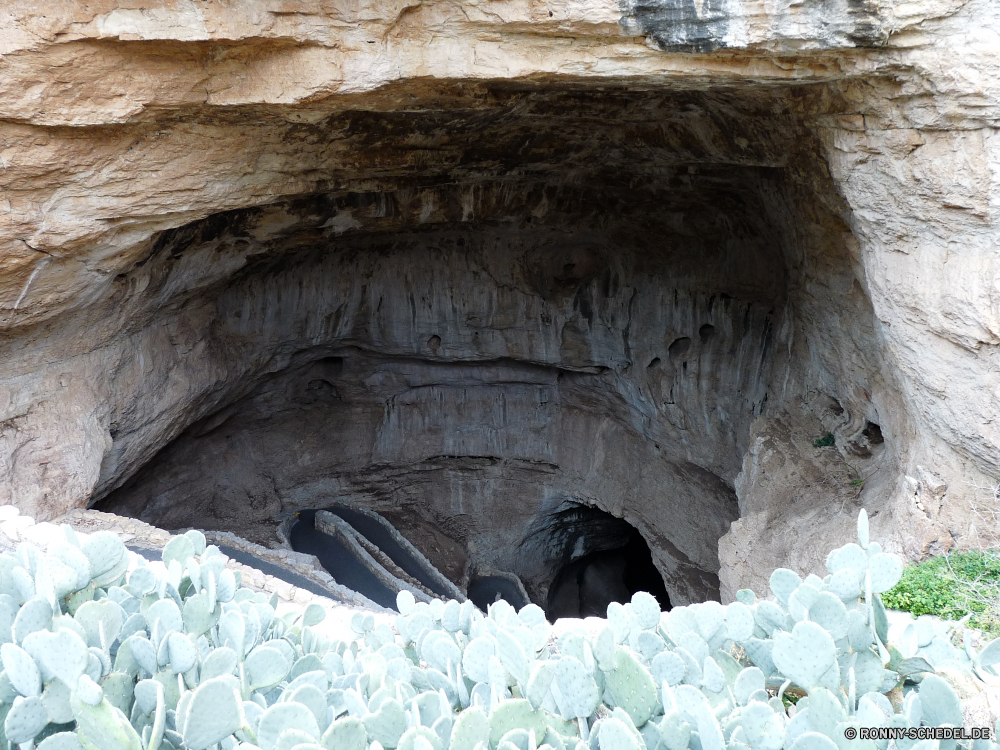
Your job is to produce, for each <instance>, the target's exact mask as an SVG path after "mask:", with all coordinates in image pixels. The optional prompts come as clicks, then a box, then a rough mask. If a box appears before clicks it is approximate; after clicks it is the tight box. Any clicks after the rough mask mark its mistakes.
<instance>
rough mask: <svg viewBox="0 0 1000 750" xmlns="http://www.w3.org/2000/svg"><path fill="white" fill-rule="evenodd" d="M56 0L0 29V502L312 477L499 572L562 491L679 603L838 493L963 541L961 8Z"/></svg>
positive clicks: (909, 548)
mask: <svg viewBox="0 0 1000 750" xmlns="http://www.w3.org/2000/svg"><path fill="white" fill-rule="evenodd" d="M57 6H58V7H54V8H53V9H52V11H51V12H47V13H46V14H45V15H44V16H42V15H39V14H38V13H37V12H36V11H35V9H34V7H33V5H32V4H29V3H26V2H25V3H21V2H15V3H13V4H8V6H7V7H6V8H5V10H4V15H3V16H2V17H0V55H2V56H3V57H2V59H0V70H2V71H3V74H4V76H3V83H2V85H0V118H2V123H0V134H2V138H3V140H2V151H0V159H2V169H0V186H2V188H3V190H2V197H0V326H2V327H3V331H4V334H3V336H2V339H0V363H2V364H0V470H2V471H0V502H8V503H15V504H17V505H18V506H19V507H21V508H23V509H24V510H25V511H26V512H28V513H30V514H32V515H34V516H37V517H39V518H50V517H55V516H58V515H60V514H62V513H64V512H65V511H66V510H67V509H70V508H74V507H82V506H85V505H88V504H94V503H100V504H101V507H104V508H106V509H114V510H115V511H116V512H122V513H130V514H133V515H136V516H138V517H140V518H142V519H143V520H145V521H148V522H151V523H155V524H160V525H163V526H165V527H172V526H174V527H176V526H188V525H193V524H197V525H200V526H203V527H206V528H219V529H237V530H239V531H240V532H241V533H243V534H244V535H245V536H247V537H248V538H251V539H253V540H254V541H261V542H267V541H273V540H274V539H275V537H274V533H275V527H276V525H277V523H278V521H280V520H281V519H282V518H284V517H286V516H287V515H288V514H290V513H292V512H294V511H295V510H297V509H301V508H315V507H322V505H323V499H330V498H333V497H336V498H339V499H341V500H352V501H355V502H358V503H361V504H365V505H368V506H369V507H372V508H375V509H377V510H379V511H380V512H383V513H385V515H386V516H387V517H390V518H392V519H393V521H394V522H395V523H396V525H397V527H399V528H401V529H403V528H404V527H408V528H409V533H410V534H411V538H413V540H414V541H415V542H417V543H418V546H420V547H421V548H422V549H424V551H425V553H426V554H427V555H428V556H429V557H431V559H432V560H434V562H435V563H436V564H438V565H439V567H441V569H442V570H444V571H445V572H447V573H448V574H449V575H451V576H452V577H453V579H455V580H459V579H461V578H462V576H467V575H468V573H469V571H470V570H473V569H476V568H477V566H478V567H481V568H484V569H485V568H496V569H498V570H507V571H511V572H516V573H517V574H518V575H520V576H521V577H522V578H523V580H524V581H525V584H526V586H527V587H528V588H529V593H530V594H532V596H535V597H544V595H545V591H546V588H547V587H548V586H549V585H550V584H551V582H552V576H553V575H554V571H553V570H552V566H553V564H554V562H553V561H555V560H564V559H565V553H566V550H567V549H570V550H572V549H573V546H572V545H575V544H576V542H575V540H570V539H567V538H564V537H560V536H559V533H558V524H555V523H553V522H552V520H551V519H552V518H554V517H556V516H557V515H558V513H559V512H560V511H562V510H564V509H565V508H566V507H568V506H572V505H574V504H580V505H590V506H594V507H597V508H601V509H603V510H606V511H609V512H611V513H612V514H614V515H616V516H619V517H622V518H624V519H625V520H626V521H628V522H629V523H630V524H632V525H633V526H634V527H636V528H637V529H639V531H640V532H641V533H642V534H643V536H644V538H645V539H646V540H647V542H648V543H649V545H650V548H651V549H652V552H653V558H654V561H655V562H656V564H657V565H658V567H659V569H660V571H661V573H662V574H663V577H664V581H665V583H666V585H667V589H668V592H669V594H670V597H671V601H673V602H675V603H684V602H686V601H690V600H693V599H699V598H704V597H706V596H719V595H721V596H722V598H723V599H729V598H731V597H732V596H733V594H734V592H735V590H736V589H737V588H740V587H744V586H749V587H752V588H754V589H757V590H764V588H765V584H766V582H765V581H764V580H763V579H762V577H763V576H766V575H767V573H769V571H770V570H771V569H772V568H774V567H775V566H778V565H788V566H790V567H794V568H796V569H801V570H803V571H808V570H816V571H819V569H820V568H821V566H822V560H820V559H818V558H816V557H815V555H816V554H817V553H816V552H815V551H816V550H823V549H828V548H831V547H832V546H836V545H837V544H839V543H841V541H842V539H841V535H842V533H846V532H843V530H844V529H850V528H852V523H851V521H850V519H852V518H853V517H854V516H855V515H856V513H857V508H858V506H859V505H861V506H864V507H866V508H868V510H869V514H870V515H871V516H872V519H873V529H874V530H873V533H877V535H878V536H879V537H880V538H882V539H885V540H887V541H886V547H887V548H889V549H892V550H893V551H899V552H903V553H905V554H907V555H909V556H910V557H919V556H921V555H925V554H928V553H929V552H932V551H935V550H942V549H948V548H950V547H952V546H955V545H958V546H973V545H979V544H988V543H992V542H994V541H996V531H995V523H994V522H993V519H994V515H993V514H994V513H995V512H996V510H997V507H996V502H997V501H996V495H995V493H994V492H993V491H992V489H990V488H991V487H993V486H995V484H996V483H997V481H998V479H997V477H998V475H1000V465H998V459H997V456H998V455H1000V452H998V448H1000V433H998V431H997V430H998V426H997V425H998V424H1000V422H998V421H997V420H996V416H997V399H998V397H1000V377H998V375H997V372H998V368H997V362H996V360H997V353H996V347H997V344H998V343H1000V322H998V321H1000V312H998V311H1000V307H998V302H997V292H996V288H997V277H998V266H997V263H998V261H997V257H996V253H995V250H994V248H995V244H996V239H997V234H998V232H997V211H998V205H1000V198H998V190H997V167H998V164H1000V146H998V144H1000V140H998V137H997V134H996V123H997V115H998V104H997V102H998V101H1000V63H998V62H997V61H998V60H1000V56H998V54H997V52H998V51H1000V10H998V9H997V7H996V6H995V4H993V3H991V2H989V1H988V0H964V1H963V0H919V1H918V2H912V3H906V4H898V3H887V2H886V3H882V2H864V3H858V2H842V3H841V2H832V1H831V2H817V3H787V2H777V3H763V2H757V1H756V0H727V2H715V1H714V0H706V2H690V0H656V2H645V1H644V2H636V3H632V2H627V3H621V4H618V3H611V2H596V1H594V0H580V1H579V2H577V1H575V0H574V1H571V2H556V3H552V2H548V3H544V4H543V3H535V2H530V1H526V2H498V3H488V4H473V5H469V4H452V3H444V2H435V3H422V4H416V5H406V4H402V3H395V2H376V3H373V4H367V5H364V6H358V5H356V4H340V3H335V2H319V1H317V2H314V3H298V2H295V3H289V2H286V1H285V0H254V1H251V0H245V1H244V2H240V3H230V4H221V3H200V2H194V1H193V0H190V1H188V0H174V1H173V2H167V3H159V4H156V7H153V6H152V5H150V4H148V3H143V2H134V3H122V2H110V0H108V1H107V2H104V1H103V0H101V1H98V2H90V3H86V4H85V3H80V2H65V3H59V4H57ZM4 204H5V205H4ZM3 209H6V210H3ZM827 433H830V434H832V435H833V436H834V439H835V445H834V446H829V447H814V446H813V443H814V441H816V440H817V439H820V438H822V437H823V436H824V435H826V434H827ZM730 524H732V526H730ZM564 536H565V535H564ZM720 537H721V538H722V541H721V543H720V541H719V540H720ZM581 538H585V537H581ZM595 539H596V537H595ZM570 542H572V545H571V544H570ZM592 542H593V543H595V544H597V543H598V542H596V541H593V540H592ZM588 543H589V542H588ZM591 551H592V550H591ZM581 554H582V553H581ZM571 556H572V554H571Z"/></svg>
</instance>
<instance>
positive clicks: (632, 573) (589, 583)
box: [545, 507, 670, 622]
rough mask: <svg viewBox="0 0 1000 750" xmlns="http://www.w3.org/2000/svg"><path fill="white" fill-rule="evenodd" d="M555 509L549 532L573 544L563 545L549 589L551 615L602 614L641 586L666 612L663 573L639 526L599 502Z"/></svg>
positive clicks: (547, 605)
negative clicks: (556, 513)
mask: <svg viewBox="0 0 1000 750" xmlns="http://www.w3.org/2000/svg"><path fill="white" fill-rule="evenodd" d="M559 515H560V517H559V518H558V519H557V520H556V522H555V523H554V524H553V526H552V527H551V529H550V532H555V533H554V534H553V536H555V537H556V538H557V539H559V538H561V539H562V540H564V542H571V544H572V547H571V548H570V549H568V550H566V549H564V551H563V555H562V560H561V567H559V568H558V569H557V570H556V572H555V575H554V577H553V579H552V583H551V585H550V587H549V590H548V595H547V597H546V602H545V613H546V616H547V617H548V618H549V620H551V621H553V622H554V621H555V620H556V619H557V618H560V617H592V616H593V617H605V616H607V611H608V605H609V604H610V603H611V602H618V603H620V604H625V603H626V602H628V601H629V600H630V599H631V598H632V595H633V594H635V593H636V592H639V591H646V592H648V593H650V594H652V595H653V596H654V597H656V600H657V602H659V604H660V609H661V610H663V611H664V612H665V611H667V610H669V609H670V596H669V595H668V593H667V588H666V586H665V585H664V583H663V577H662V576H661V575H660V571H659V570H657V568H656V565H655V564H654V563H653V555H652V553H651V552H650V549H649V545H648V544H647V543H646V540H645V539H643V537H642V534H641V533H640V532H639V530H638V529H636V528H635V527H634V526H632V525H631V524H629V523H628V522H627V521H625V520H623V519H621V518H616V517H614V516H613V515H611V514H610V513H606V512H604V511H602V510H598V509H597V508H587V507H578V508H573V509H569V510H564V511H562V512H561V513H560V514H559ZM553 542H554V543H555V544H557V545H558V541H556V539H553ZM584 550H589V551H584Z"/></svg>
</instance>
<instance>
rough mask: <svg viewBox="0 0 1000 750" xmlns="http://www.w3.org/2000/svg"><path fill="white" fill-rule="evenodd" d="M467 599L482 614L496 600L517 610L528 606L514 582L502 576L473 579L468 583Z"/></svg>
mask: <svg viewBox="0 0 1000 750" xmlns="http://www.w3.org/2000/svg"><path fill="white" fill-rule="evenodd" d="M468 597H469V599H471V600H472V603H473V604H475V605H476V606H477V607H479V609H481V610H482V611H483V612H486V611H487V610H488V609H489V606H490V605H491V604H493V603H494V602H495V601H496V600H497V599H503V600H504V601H505V602H507V603H508V604H510V605H511V606H512V607H514V609H518V610H519V609H521V607H526V606H527V605H528V604H530V602H529V601H528V600H527V598H526V597H525V596H524V594H523V593H522V592H521V591H520V590H519V589H518V587H517V586H516V585H515V584H514V582H513V581H510V580H508V579H506V578H504V577H502V576H477V577H476V578H473V579H472V580H471V581H469V587H468Z"/></svg>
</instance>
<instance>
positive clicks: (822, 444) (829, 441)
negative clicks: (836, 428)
mask: <svg viewBox="0 0 1000 750" xmlns="http://www.w3.org/2000/svg"><path fill="white" fill-rule="evenodd" d="M835 442H836V441H835V440H834V439H833V433H832V432H828V433H826V434H825V435H824V436H823V437H821V438H816V439H815V440H813V448H829V447H830V446H831V445H833V444H834V443H835Z"/></svg>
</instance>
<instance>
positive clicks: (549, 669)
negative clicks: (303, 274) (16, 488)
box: [0, 511, 1000, 750]
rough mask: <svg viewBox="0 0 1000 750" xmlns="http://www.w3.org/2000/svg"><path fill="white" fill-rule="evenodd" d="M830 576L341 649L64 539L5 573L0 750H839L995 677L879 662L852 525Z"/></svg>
mask: <svg viewBox="0 0 1000 750" xmlns="http://www.w3.org/2000/svg"><path fill="white" fill-rule="evenodd" d="M827 569H828V571H829V575H827V576H826V577H825V578H819V577H818V576H815V575H810V576H808V577H806V578H804V579H803V578H802V577H800V576H799V575H798V574H797V573H795V572H793V571H790V570H784V569H780V570H776V571H774V573H773V574H772V576H771V579H770V588H771V591H772V593H773V595H774V597H773V599H759V598H758V597H757V596H756V595H754V593H753V592H751V591H741V592H739V595H738V597H737V601H736V602H733V603H731V604H728V605H727V606H722V605H720V604H719V603H717V602H705V603H702V604H693V605H689V606H686V607H675V608H674V609H672V610H671V611H670V612H669V613H663V612H660V609H659V605H658V604H657V602H656V600H655V599H654V598H653V597H652V596H650V595H649V594H645V593H642V592H640V593H638V594H636V595H635V597H634V598H633V599H632V601H631V602H628V603H626V604H618V603H615V604H612V605H611V606H609V608H608V619H607V621H606V623H605V625H604V626H603V627H600V628H596V629H584V628H582V627H581V628H578V629H575V630H574V629H571V630H570V631H568V632H565V633H564V634H563V635H562V636H561V637H560V638H559V640H558V642H554V641H553V640H552V639H551V637H550V636H551V626H550V625H549V623H547V622H546V621H545V617H544V613H543V612H542V610H540V609H539V608H538V607H536V606H535V605H529V606H528V607H525V608H524V609H522V610H521V611H520V612H517V611H515V610H514V609H513V608H512V607H511V606H510V605H509V604H507V603H506V602H497V603H496V604H494V605H491V606H490V608H489V610H488V611H487V612H485V613H483V612H480V611H479V610H477V609H475V607H474V606H473V605H472V603H471V602H463V603H461V604H459V603H458V602H454V601H452V602H447V603H444V602H440V601H433V602H430V603H428V602H417V601H416V600H415V599H414V597H413V596H412V595H411V594H409V593H407V592H405V591H404V592H401V593H400V594H399V596H398V598H397V604H398V609H399V616H398V617H396V618H395V621H394V623H393V625H394V626H395V627H394V628H393V627H391V626H390V624H389V623H388V622H381V621H378V620H377V619H376V618H375V617H374V616H373V615H372V614H371V613H364V612H358V613H356V614H355V615H354V617H353V618H352V620H351V622H350V627H349V628H345V629H344V630H343V631H337V630H336V629H335V626H333V625H331V624H330V623H328V622H327V621H326V620H325V616H326V610H325V609H324V608H323V607H322V606H320V605H317V604H311V605H309V606H308V607H307V608H305V610H291V611H288V612H284V613H282V614H281V615H280V616H279V613H278V612H277V611H276V609H275V606H276V600H271V599H268V598H267V597H266V596H265V595H263V594H260V593H254V592H252V591H249V590H247V589H244V588H242V587H241V585H240V582H239V580H238V579H237V577H236V576H235V575H234V574H233V572H232V571H231V570H229V569H227V568H226V565H225V559H224V558H223V556H222V555H221V553H220V552H219V550H218V549H216V548H215V547H212V546H210V545H207V544H206V540H205V537H204V535H203V534H201V533H200V532H197V531H190V532H187V533H186V534H184V535H180V536H176V537H174V538H173V539H172V540H171V541H170V543H169V544H167V545H166V547H165V548H164V550H163V554H162V560H161V561H159V562H157V563H155V564H152V563H149V562H147V561H146V560H144V559H142V558H141V557H139V556H137V555H135V554H133V553H130V552H128V550H127V549H126V548H125V546H124V545H123V544H122V542H121V541H120V540H119V539H118V538H117V537H115V536H114V535H113V534H108V533H105V532H101V533H98V534H93V535H89V536H88V535H84V534H77V533H73V532H72V531H70V530H68V529H67V533H66V539H65V542H64V543H60V544H59V545H56V548H54V549H52V550H50V551H49V552H48V553H45V552H42V551H40V550H38V549H36V548H34V547H32V546H31V545H29V544H22V545H21V546H20V547H19V548H18V549H17V551H16V552H15V553H4V554H0V666H2V668H3V669H2V671H0V750H9V746H10V743H15V744H17V745H18V746H19V748H20V749H21V750H30V749H31V748H33V747H35V746H37V747H38V748H39V750H216V749H217V750H428V749H429V750H445V749H446V748H447V749H448V750H686V749H687V748H692V750H782V749H784V748H787V749H788V750H834V748H841V749H842V750H846V749H847V743H845V740H844V729H845V728H847V727H852V726H854V727H856V726H876V725H877V726H894V727H900V728H906V727H916V726H920V725H921V724H923V725H934V726H936V725H941V724H953V725H958V723H959V722H960V721H961V719H962V705H961V701H960V700H959V698H958V696H957V695H956V693H955V690H954V689H953V688H952V687H951V685H950V684H949V682H948V680H947V679H945V677H944V676H939V675H936V674H934V670H935V669H942V675H947V674H950V673H949V672H948V670H946V669H943V668H945V667H947V668H951V669H952V670H955V669H957V670H961V671H965V672H967V673H970V674H975V675H977V676H979V677H980V678H981V679H984V680H986V681H988V682H989V681H993V680H1000V674H998V673H997V669H998V668H1000V641H995V642H993V643H991V644H988V645H986V646H985V647H984V648H983V649H981V650H980V651H978V652H977V651H976V649H974V648H972V646H971V645H970V644H966V646H965V648H964V649H958V648H955V647H954V646H953V645H952V643H951V641H950V639H949V637H948V634H947V633H943V632H939V631H938V630H936V629H935V628H934V627H933V626H932V625H931V624H930V623H928V622H927V621H924V620H919V621H916V622H913V623H911V624H910V626H908V627H906V628H905V629H903V630H902V631H901V634H900V635H899V637H898V638H897V641H894V642H892V643H890V642H889V640H888V635H889V630H888V623H887V619H886V614H885V610H884V609H883V607H882V604H881V600H880V597H879V594H880V593H881V592H883V591H886V590H888V589H889V588H891V587H892V586H893V585H895V583H896V582H897V581H898V580H899V577H900V575H901V572H902V564H901V562H900V560H899V559H898V558H897V557H896V556H894V555H891V554H888V553H885V552H883V551H882V550H881V548H880V547H879V545H878V544H877V542H874V541H871V540H870V539H869V528H868V519H867V515H865V514H864V512H863V511H862V514H861V516H860V517H859V520H858V543H857V544H848V545H845V546H844V547H841V548H839V549H837V550H834V551H833V552H831V553H830V555H829V556H828V558H827ZM894 690H895V691H897V692H896V693H894V696H895V698H894V700H893V701H889V700H888V699H887V698H886V697H885V695H883V693H888V692H889V691H894ZM900 694H901V698H900ZM790 695H794V696H801V698H800V700H799V701H798V704H797V708H796V711H795V712H794V713H793V714H790V713H789V712H788V711H787V710H786V708H785V702H784V701H783V700H782V699H781V696H785V697H787V696H790ZM910 744H912V743H910ZM957 745H960V746H961V747H962V748H963V749H964V750H998V748H997V746H996V745H995V744H994V743H992V742H987V741H979V742H978V743H977V744H976V746H975V748H974V749H973V748H972V746H971V744H970V743H966V742H958V743H957ZM852 747H853V745H852ZM878 748H879V750H886V748H884V747H882V745H878ZM897 748H898V750H909V745H908V744H906V741H902V744H900V743H897Z"/></svg>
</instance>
